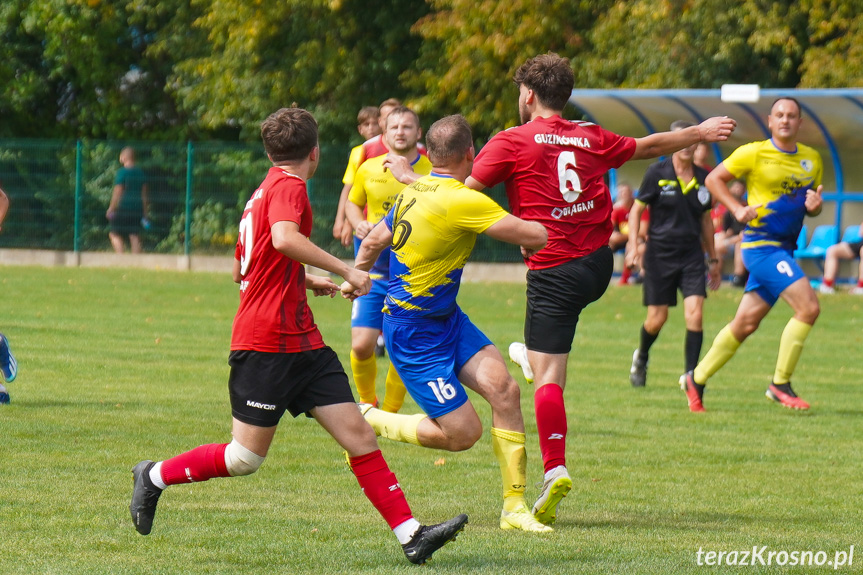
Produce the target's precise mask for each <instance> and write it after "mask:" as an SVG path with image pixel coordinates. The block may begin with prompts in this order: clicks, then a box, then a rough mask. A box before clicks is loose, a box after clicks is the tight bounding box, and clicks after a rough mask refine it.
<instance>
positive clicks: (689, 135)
mask: <svg viewBox="0 0 863 575" xmlns="http://www.w3.org/2000/svg"><path fill="white" fill-rule="evenodd" d="M735 127H737V122H736V121H735V120H733V119H732V118H729V117H728V116H716V117H713V118H708V119H706V120H704V121H703V122H701V123H700V124H699V125H697V126H690V127H688V128H683V129H682V130H674V131H671V132H657V133H655V134H650V135H649V136H645V137H643V138H636V139H635V153H633V154H632V157H631V158H630V160H646V159H648V158H657V157H659V156H667V155H668V154H673V153H674V152H676V151H678V150H682V149H683V148H686V147H688V146H691V145H692V144H697V143H699V142H708V143H709V142H724V141H725V140H727V139H728V136H730V135H731V132H733V131H734V128H735Z"/></svg>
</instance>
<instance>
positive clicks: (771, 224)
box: [722, 140, 823, 249]
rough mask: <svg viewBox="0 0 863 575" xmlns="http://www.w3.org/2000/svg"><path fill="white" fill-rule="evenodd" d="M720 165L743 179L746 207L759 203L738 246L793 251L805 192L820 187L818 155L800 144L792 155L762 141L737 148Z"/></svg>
mask: <svg viewBox="0 0 863 575" xmlns="http://www.w3.org/2000/svg"><path fill="white" fill-rule="evenodd" d="M722 164H723V165H724V166H725V167H726V169H727V170H728V171H729V172H731V174H732V175H733V176H734V177H735V178H741V179H745V180H746V187H747V190H748V202H749V205H758V204H761V207H760V208H758V217H756V218H755V219H754V220H752V221H751V222H749V224H748V225H747V226H746V230H745V231H744V233H743V242H742V244H741V246H742V247H743V248H752V247H758V246H764V245H772V246H784V247H786V248H790V249H793V248H794V246H795V245H796V244H797V236H798V235H800V228H801V227H802V226H803V218H804V216H805V215H806V207H805V205H804V202H805V201H806V190H808V189H813V190H814V189H816V188H817V187H818V186H819V185H820V184H821V176H822V173H823V166H822V162H821V156H820V155H819V154H818V152H816V151H815V150H814V149H813V148H810V147H809V146H805V145H803V144H797V151H796V152H784V151H782V150H780V149H779V148H777V147H776V146H775V145H774V144H773V141H772V140H763V141H760V142H752V143H749V144H745V145H743V146H740V147H739V148H737V149H736V150H734V152H733V153H732V154H731V155H730V156H728V158H726V159H725V160H724V161H723V162H722Z"/></svg>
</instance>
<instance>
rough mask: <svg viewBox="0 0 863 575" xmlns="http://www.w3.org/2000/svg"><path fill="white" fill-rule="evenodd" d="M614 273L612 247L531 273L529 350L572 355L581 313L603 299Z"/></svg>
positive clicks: (527, 319)
mask: <svg viewBox="0 0 863 575" xmlns="http://www.w3.org/2000/svg"><path fill="white" fill-rule="evenodd" d="M613 271H614V255H613V254H612V251H611V248H609V247H608V246H603V247H601V248H599V249H598V250H596V251H595V252H593V253H592V254H588V255H586V256H584V257H581V258H578V259H574V260H572V261H569V262H566V263H565V264H561V265H559V266H555V267H553V268H546V269H542V270H528V272H527V314H526V317H525V320H524V341H525V343H526V344H527V348H528V349H530V350H533V351H539V352H542V353H569V350H570V349H572V338H573V337H575V326H576V325H577V324H578V316H579V315H580V314H581V310H583V309H584V308H586V307H587V306H588V305H589V304H591V303H593V302H595V301H596V300H598V299H599V298H600V297H602V294H604V293H605V290H607V289H608V283H609V282H610V281H611V274H612V272H613Z"/></svg>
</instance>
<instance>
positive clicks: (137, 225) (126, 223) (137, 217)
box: [110, 210, 141, 236]
mask: <svg viewBox="0 0 863 575" xmlns="http://www.w3.org/2000/svg"><path fill="white" fill-rule="evenodd" d="M110 225H111V232H112V233H115V234H119V235H121V236H128V235H132V236H137V235H140V233H141V212H129V211H125V210H121V211H117V212H116V213H115V214H114V217H113V218H111V220H110Z"/></svg>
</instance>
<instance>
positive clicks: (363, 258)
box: [340, 221, 393, 299]
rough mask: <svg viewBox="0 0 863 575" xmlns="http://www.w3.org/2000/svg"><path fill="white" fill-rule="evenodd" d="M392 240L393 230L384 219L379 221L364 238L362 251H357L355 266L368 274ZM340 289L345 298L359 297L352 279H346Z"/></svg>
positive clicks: (361, 245)
mask: <svg viewBox="0 0 863 575" xmlns="http://www.w3.org/2000/svg"><path fill="white" fill-rule="evenodd" d="M392 242H393V233H392V231H390V229H389V228H388V227H387V225H386V224H385V223H384V222H383V221H381V222H379V223H378V224H377V225H376V226H375V227H374V228H372V231H371V232H369V234H368V235H367V236H366V237H365V238H363V243H362V244H360V251H359V252H357V258H356V260H354V267H355V268H357V269H358V270H361V271H362V272H363V273H366V275H367V276H368V273H367V272H368V271H369V270H370V269H372V266H373V265H374V263H375V261H376V260H377V259H378V256H380V255H381V252H382V251H384V249H385V248H386V247H387V246H389V245H391V244H392ZM345 279H347V278H345ZM340 289H341V292H342V297H344V298H347V299H355V298H356V297H357V293H356V287H355V285H354V284H353V283H352V282H351V281H350V280H348V281H345V283H343V284H342V285H341V288H340Z"/></svg>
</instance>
